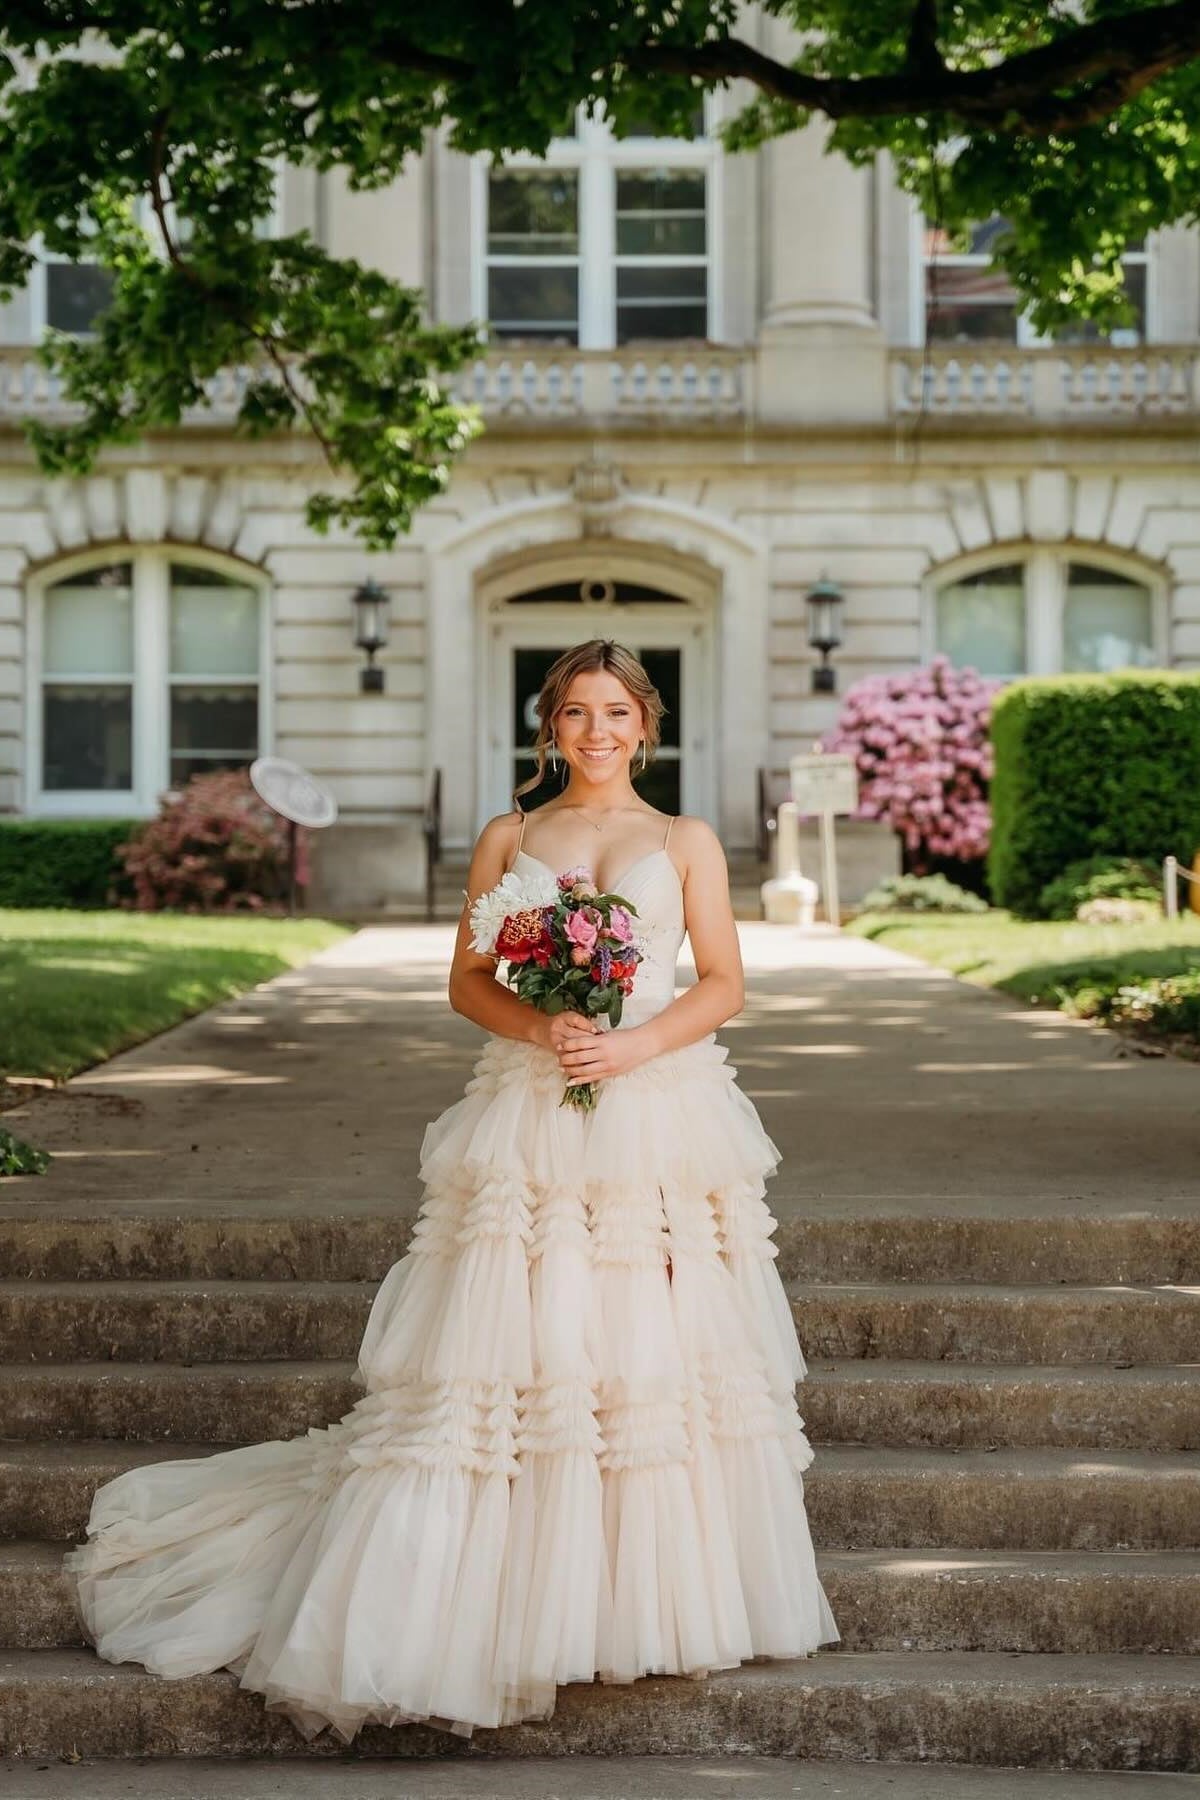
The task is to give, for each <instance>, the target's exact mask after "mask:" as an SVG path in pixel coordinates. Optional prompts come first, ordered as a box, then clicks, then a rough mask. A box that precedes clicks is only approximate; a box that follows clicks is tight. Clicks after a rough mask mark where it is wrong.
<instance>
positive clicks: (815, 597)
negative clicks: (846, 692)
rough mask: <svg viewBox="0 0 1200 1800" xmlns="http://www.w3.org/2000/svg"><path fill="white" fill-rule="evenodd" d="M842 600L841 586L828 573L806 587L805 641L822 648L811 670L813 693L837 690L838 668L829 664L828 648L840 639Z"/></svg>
mask: <svg viewBox="0 0 1200 1800" xmlns="http://www.w3.org/2000/svg"><path fill="white" fill-rule="evenodd" d="M842 604H843V599H842V590H841V588H840V587H839V586H838V584H837V582H836V581H830V579H829V577H828V576H827V575H822V576H821V579H820V580H819V581H818V582H817V583H816V584H815V586H814V587H812V588H810V589H809V593H808V641H809V643H810V645H811V646H812V648H813V649H814V650H819V651H820V652H821V660H820V662H819V663H817V664H816V666H815V667H814V669H813V672H812V691H813V693H814V694H832V693H835V692H836V691H837V670H836V669H834V668H833V667H831V665H830V662H829V652H830V651H831V650H836V649H837V647H838V645H839V644H840V643H841V641H842Z"/></svg>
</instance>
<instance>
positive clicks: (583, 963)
mask: <svg viewBox="0 0 1200 1800" xmlns="http://www.w3.org/2000/svg"><path fill="white" fill-rule="evenodd" d="M591 960H592V953H591V951H590V950H585V949H584V947H583V945H582V944H576V946H575V948H574V949H573V950H572V952H571V961H572V962H573V963H574V964H575V967H576V968H577V969H586V968H587V966H588V964H589V963H590V962H591Z"/></svg>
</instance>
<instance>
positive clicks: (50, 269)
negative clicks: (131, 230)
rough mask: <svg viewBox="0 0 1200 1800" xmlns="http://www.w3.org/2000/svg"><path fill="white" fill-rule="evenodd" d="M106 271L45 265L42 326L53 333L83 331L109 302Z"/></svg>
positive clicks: (110, 284)
mask: <svg viewBox="0 0 1200 1800" xmlns="http://www.w3.org/2000/svg"><path fill="white" fill-rule="evenodd" d="M112 289H113V278H112V272H111V270H109V269H102V268H99V267H98V266H97V265H96V264H95V263H68V262H48V263H47V264H46V323H47V325H52V326H53V327H54V329H55V330H56V331H74V332H86V331H92V330H94V329H95V325H96V320H97V319H98V318H99V316H100V314H101V313H102V312H103V311H104V309H105V307H106V306H107V305H108V303H109V301H110V300H111V299H112Z"/></svg>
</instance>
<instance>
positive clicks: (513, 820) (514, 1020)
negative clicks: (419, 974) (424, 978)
mask: <svg viewBox="0 0 1200 1800" xmlns="http://www.w3.org/2000/svg"><path fill="white" fill-rule="evenodd" d="M519 830H520V824H519V821H518V816H517V814H515V813H505V814H502V815H501V816H500V817H499V818H497V819H491V820H489V821H488V823H487V824H486V825H485V826H484V828H483V830H482V831H481V832H480V834H479V839H478V842H477V843H476V845H475V849H474V851H473V853H472V856H471V867H470V869H469V870H468V872H467V899H466V903H465V905H464V906H463V910H462V918H461V919H460V920H459V924H458V936H457V938H456V939H455V942H454V957H453V960H452V961H451V964H450V984H449V994H450V1004H451V1006H452V1007H453V1008H454V1010H455V1012H456V1013H461V1014H462V1016H463V1017H464V1018H465V1019H470V1020H472V1021H473V1023H474V1024H476V1025H482V1027H483V1029H484V1030H485V1031H490V1032H492V1033H493V1034H494V1035H495V1036H496V1037H506V1038H517V1039H519V1040H520V1041H521V1042H523V1043H528V1044H540V1045H541V1046H542V1048H543V1049H546V1050H555V1051H557V1050H558V1048H559V1046H560V1044H561V1043H562V1041H563V1039H564V1038H565V1036H566V1035H567V1034H570V1035H571V1036H572V1037H574V1038H578V1039H580V1040H581V1041H582V1038H583V1035H584V1034H586V1035H587V1036H588V1037H589V1038H590V1037H591V1036H592V1035H593V1034H594V1033H595V1032H596V1031H597V1029H598V1028H597V1026H596V1025H595V1023H594V1022H593V1021H592V1020H591V1019H588V1018H585V1017H584V1015H583V1014H582V1013H576V1012H564V1013H556V1014H555V1015H554V1016H553V1017H551V1016H550V1015H549V1014H547V1013H543V1012H538V1010H537V1008H536V1007H533V1006H530V1005H529V1003H528V1001H525V1000H519V999H518V998H517V996H516V994H514V993H513V991H512V989H511V988H510V987H506V986H505V985H504V983H503V982H500V981H497V980H496V959H495V957H494V956H481V955H480V954H479V952H478V951H477V950H476V949H475V948H474V947H473V945H472V942H471V908H472V906H473V905H474V903H475V901H476V900H477V899H478V898H479V896H480V894H485V893H487V892H488V890H489V889H490V888H494V887H495V886H496V884H497V882H498V881H499V880H500V877H501V876H502V875H503V874H504V871H505V869H507V867H508V865H509V860H510V858H511V856H512V854H513V852H514V850H515V849H516V844H517V833H518V831H519Z"/></svg>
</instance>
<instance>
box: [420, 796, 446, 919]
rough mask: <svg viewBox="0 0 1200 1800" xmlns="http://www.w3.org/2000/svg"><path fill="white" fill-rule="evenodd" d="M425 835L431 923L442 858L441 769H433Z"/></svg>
mask: <svg viewBox="0 0 1200 1800" xmlns="http://www.w3.org/2000/svg"><path fill="white" fill-rule="evenodd" d="M421 830H422V832H423V834H424V837H425V923H426V924H427V925H432V923H433V917H434V912H435V910H436V906H437V866H438V864H439V863H440V862H441V860H442V771H441V770H440V769H435V770H434V771H433V776H432V779H431V780H430V783H429V798H428V800H427V801H426V802H425V816H424V818H423V819H422V821H421Z"/></svg>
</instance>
